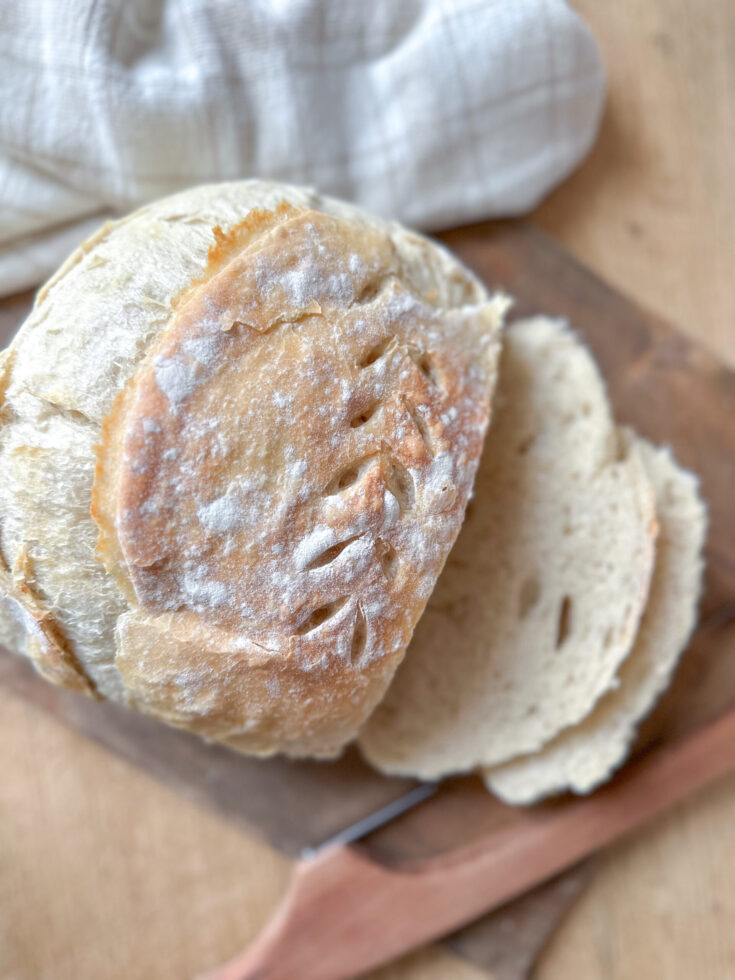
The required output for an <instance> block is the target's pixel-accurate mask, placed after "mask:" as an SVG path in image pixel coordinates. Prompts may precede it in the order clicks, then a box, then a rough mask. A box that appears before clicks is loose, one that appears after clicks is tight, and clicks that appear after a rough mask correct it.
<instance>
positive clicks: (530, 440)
mask: <svg viewBox="0 0 735 980" xmlns="http://www.w3.org/2000/svg"><path fill="white" fill-rule="evenodd" d="M535 441H536V435H535V434H534V435H531V436H527V437H526V438H525V439H524V440H523V441H522V442H519V443H518V449H517V452H518V455H519V456H525V455H526V453H527V452H528V450H529V449H530V448H531V446H532V445H533V444H534V442H535Z"/></svg>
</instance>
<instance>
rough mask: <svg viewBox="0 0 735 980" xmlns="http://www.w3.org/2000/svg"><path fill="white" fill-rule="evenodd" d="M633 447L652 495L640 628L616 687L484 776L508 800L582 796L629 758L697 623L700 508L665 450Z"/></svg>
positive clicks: (641, 443) (693, 488)
mask: <svg viewBox="0 0 735 980" xmlns="http://www.w3.org/2000/svg"><path fill="white" fill-rule="evenodd" d="M637 445H638V450H639V453H640V456H641V459H642V460H643V464H644V466H645V468H646V472H647V473H648V476H649V478H650V480H651V482H652V483H653V486H654V490H655V492H656V513H657V518H658V523H659V528H660V530H659V535H658V538H657V541H656V563H655V566H654V570H653V578H652V581H651V591H650V594H649V597H648V602H647V604H646V608H645V611H644V613H643V618H642V620H641V625H640V629H639V631H638V635H637V636H636V640H635V645H634V646H633V649H632V651H631V653H630V656H628V657H627V658H626V660H625V661H624V662H623V664H622V666H621V668H620V673H619V675H618V685H617V687H615V688H613V690H611V691H608V693H607V694H606V695H605V696H604V697H603V698H601V699H600V701H599V702H598V704H597V705H595V707H594V709H593V710H592V712H591V713H590V714H589V715H588V716H587V717H586V718H585V719H583V721H581V722H580V723H579V724H578V725H575V726H574V727H572V728H568V729H566V730H565V731H563V732H561V733H560V734H559V735H557V737H556V738H555V739H553V740H552V741H551V742H549V744H548V745H545V746H544V747H543V748H542V749H541V750H540V751H539V752H537V753H535V754H534V755H529V756H525V757H523V758H520V759H513V760H512V761H510V762H508V763H506V764H505V765H504V766H498V767H497V768H495V769H489V770H486V771H485V781H486V783H487V786H488V789H490V790H491V791H492V792H493V793H495V794H496V795H498V796H500V797H501V798H502V799H503V800H505V801H506V802H508V803H532V802H534V801H536V800H538V799H540V798H542V797H544V796H549V795H550V794H552V793H558V792H561V791H562V790H567V789H570V790H573V791H574V792H576V793H588V792H590V790H593V789H594V788H595V787H596V786H599V784H600V783H602V782H604V781H605V780H606V779H607V778H609V776H610V775H611V773H612V772H613V770H614V769H616V768H617V766H619V765H620V763H621V762H622V761H623V760H624V759H625V757H626V755H627V754H628V750H629V748H630V745H631V742H632V741H633V738H634V736H635V733H636V728H637V725H638V723H639V721H640V720H641V718H643V716H644V715H645V714H647V713H648V711H650V709H651V707H652V705H653V704H654V702H655V701H656V698H657V697H658V696H659V694H661V692H662V691H663V690H664V688H665V687H666V685H667V684H668V682H669V679H670V678H671V674H672V672H673V670H674V668H675V666H676V662H677V660H678V658H679V655H680V654H681V652H682V650H683V649H684V647H685V646H686V642H687V640H688V638H689V634H690V633H691V631H692V629H693V627H694V623H695V620H696V611H697V600H698V597H699V592H700V589H701V581H702V571H703V563H702V546H703V544H704V536H705V529H706V523H707V520H706V511H705V508H704V505H703V503H702V501H701V499H700V497H699V494H698V487H697V480H696V477H695V476H694V475H693V474H692V473H688V472H686V470H683V469H681V467H679V466H677V465H676V462H675V461H674V459H673V458H672V456H671V453H670V452H669V450H667V449H657V448H654V447H653V446H651V445H650V444H649V443H647V442H646V441H645V440H643V439H638V440H637Z"/></svg>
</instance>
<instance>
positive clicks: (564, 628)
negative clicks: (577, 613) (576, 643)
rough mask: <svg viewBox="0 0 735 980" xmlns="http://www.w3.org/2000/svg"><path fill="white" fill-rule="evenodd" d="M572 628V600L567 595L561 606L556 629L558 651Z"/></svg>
mask: <svg viewBox="0 0 735 980" xmlns="http://www.w3.org/2000/svg"><path fill="white" fill-rule="evenodd" d="M571 628H572V600H571V599H570V597H569V596H568V595H565V596H564V598H563V599H562V600H561V604H560V606H559V621H558V625H557V628H556V649H557V650H558V649H559V647H560V646H561V645H562V644H563V643H564V641H565V640H566V638H567V637H568V636H569V632H570V630H571Z"/></svg>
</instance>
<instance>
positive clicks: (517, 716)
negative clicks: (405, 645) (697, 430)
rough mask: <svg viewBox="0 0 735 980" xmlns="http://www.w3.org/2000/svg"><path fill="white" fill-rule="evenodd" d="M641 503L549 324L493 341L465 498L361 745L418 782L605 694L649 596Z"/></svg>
mask: <svg viewBox="0 0 735 980" xmlns="http://www.w3.org/2000/svg"><path fill="white" fill-rule="evenodd" d="M655 536H656V521H655V512H654V494H653V489H652V487H651V483H650V481H649V479H648V477H647V474H646V470H645V468H644V466H643V463H642V461H641V459H640V454H639V452H638V449H637V446H636V445H635V442H634V440H633V438H632V437H631V436H630V435H629V434H628V433H624V432H623V433H620V432H618V430H616V428H615V426H614V423H613V420H612V417H611V414H610V408H609V405H608V402H607V397H606V394H605V389H604V385H603V383H602V379H601V378H600V375H599V373H598V371H597V368H596V367H595V364H594V362H593V360H592V358H591V356H590V354H589V353H588V351H587V350H586V349H585V348H584V346H583V345H582V344H581V343H580V342H579V340H578V339H577V338H576V337H575V335H574V334H573V333H572V332H571V331H570V330H569V329H567V328H566V327H565V325H564V324H563V323H562V322H560V321H555V320H551V319H549V318H546V317H535V318H533V319H531V320H526V321H523V322H520V323H514V324H513V325H512V326H510V327H509V328H508V330H506V332H505V339H504V344H503V353H502V356H501V362H500V373H499V384H498V391H497V394H496V406H495V413H494V417H493V423H492V425H491V428H490V432H489V433H488V437H487V439H486V443H485V452H484V454H483V458H482V461H481V463H480V469H479V472H478V476H477V482H476V486H475V494H474V499H473V500H472V503H471V505H470V510H469V511H468V514H467V518H466V521H465V524H464V527H463V528H462V532H461V534H460V536H459V539H458V541H457V543H456V545H455V547H454V548H453V549H452V552H451V555H450V556H449V559H448V562H447V568H446V571H445V573H444V574H443V575H442V577H441V578H440V580H439V582H438V584H437V587H436V589H435V590H434V593H433V595H432V597H431V600H430V602H429V605H428V607H427V610H426V612H425V614H424V616H423V617H422V619H421V622H420V623H419V625H418V627H417V630H416V634H415V636H414V639H413V641H412V644H411V647H410V648H409V650H408V654H407V656H406V658H405V660H404V661H403V663H402V664H401V666H400V667H399V669H398V671H397V673H396V676H395V678H394V679H393V682H392V684H391V686H390V689H389V690H388V692H387V694H386V697H385V699H384V700H383V701H382V702H381V704H380V705H379V706H378V708H377V709H376V711H375V712H374V714H373V715H372V716H371V718H370V719H369V720H368V722H367V724H366V726H365V728H364V730H363V732H362V733H361V735H360V744H361V747H362V749H363V752H364V753H365V755H366V756H367V758H368V759H369V761H370V762H372V763H373V764H374V765H375V766H376V767H378V768H380V769H382V770H384V771H387V772H390V773H402V774H406V775H417V776H420V777H422V778H427V779H432V778H436V777H440V776H444V775H446V774H449V773H453V772H460V771H467V770H470V769H474V768H476V767H478V766H480V765H495V764H499V763H501V762H504V761H506V760H507V759H511V758H514V757H515V756H518V755H520V754H522V753H527V752H533V751H536V750H538V749H539V748H540V747H541V746H542V745H544V744H546V743H547V742H548V741H550V740H551V739H552V738H553V737H554V736H555V735H556V734H557V733H558V732H559V731H560V730H561V729H563V728H566V727H568V726H570V725H573V724H576V723H577V722H579V721H580V720H581V719H582V718H583V717H585V716H586V715H587V714H588V713H589V712H590V710H591V708H592V706H593V705H594V704H595V703H596V702H597V700H598V699H599V698H600V697H601V696H603V695H604V694H605V692H606V691H608V690H610V688H612V687H614V686H615V685H616V683H617V682H616V674H617V671H618V668H619V666H620V664H621V663H622V662H623V661H624V660H625V658H626V656H627V655H628V653H629V652H630V650H631V647H632V644H633V641H634V638H635V635H636V632H637V629H638V624H639V621H640V616H641V613H642V611H643V608H644V606H645V603H646V598H647V595H648V588H649V581H650V576H651V570H652V568H653V562H654V541H655Z"/></svg>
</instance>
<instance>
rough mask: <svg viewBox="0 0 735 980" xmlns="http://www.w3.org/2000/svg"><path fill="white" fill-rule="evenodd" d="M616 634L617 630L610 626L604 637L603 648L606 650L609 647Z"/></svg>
mask: <svg viewBox="0 0 735 980" xmlns="http://www.w3.org/2000/svg"><path fill="white" fill-rule="evenodd" d="M614 636H615V630H614V629H613V628H612V626H608V628H607V630H606V631H605V635H604V637H603V638H602V646H603V649H605V650H607V649H609V647H610V645H611V643H612V641H613V638H614Z"/></svg>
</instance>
